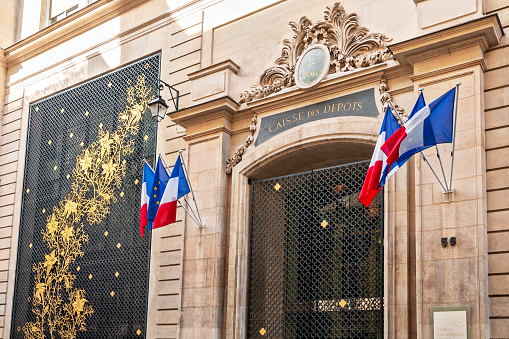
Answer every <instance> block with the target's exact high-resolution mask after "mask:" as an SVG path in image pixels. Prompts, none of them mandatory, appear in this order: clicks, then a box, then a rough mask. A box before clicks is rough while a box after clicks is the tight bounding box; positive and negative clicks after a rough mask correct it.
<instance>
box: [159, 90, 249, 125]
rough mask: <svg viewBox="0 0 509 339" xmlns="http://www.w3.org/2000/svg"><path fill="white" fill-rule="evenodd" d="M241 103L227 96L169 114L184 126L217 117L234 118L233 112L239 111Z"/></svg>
mask: <svg viewBox="0 0 509 339" xmlns="http://www.w3.org/2000/svg"><path fill="white" fill-rule="evenodd" d="M238 108H239V104H238V103H237V102H236V101H235V100H233V99H232V98H230V97H228V96H225V97H221V98H218V99H214V100H211V101H208V102H206V103H203V104H198V105H195V106H191V107H187V108H184V109H181V110H178V111H174V112H171V113H170V114H169V116H170V118H171V120H172V121H174V122H175V123H177V124H179V125H180V126H182V127H185V128H188V127H189V126H192V125H196V124H199V123H203V122H206V121H210V120H214V119H217V118H221V117H224V118H227V119H228V120H230V121H231V120H233V114H234V113H235V112H237V110H238Z"/></svg>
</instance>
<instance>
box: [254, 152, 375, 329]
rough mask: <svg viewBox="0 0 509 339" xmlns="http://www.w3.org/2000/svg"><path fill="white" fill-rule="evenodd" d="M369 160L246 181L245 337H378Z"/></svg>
mask: <svg viewBox="0 0 509 339" xmlns="http://www.w3.org/2000/svg"><path fill="white" fill-rule="evenodd" d="M368 167H369V161H363V162H357V163H351V164H346V165H341V166H336V167H331V168H326V169H320V170H316V171H311V172H306V173H298V174H294V175H289V176H284V177H278V178H271V179H266V180H260V181H254V182H252V183H251V185H252V186H251V187H252V190H251V207H252V208H251V229H250V261H249V264H250V266H249V292H248V293H249V313H248V328H249V331H248V333H249V334H248V337H249V338H359V339H361V338H362V339H366V338H373V339H374V338H383V335H384V333H383V329H384V306H383V300H384V299H383V293H384V288H383V287H384V283H383V281H384V254H383V253H384V251H383V243H384V241H383V235H384V231H383V191H381V192H380V193H379V194H378V195H377V196H376V197H375V199H374V200H373V202H372V204H371V206H370V207H369V208H366V207H364V206H363V205H362V204H361V203H360V202H359V201H358V195H359V192H360V190H361V188H362V184H363V181H364V178H365V175H366V173H367V169H368Z"/></svg>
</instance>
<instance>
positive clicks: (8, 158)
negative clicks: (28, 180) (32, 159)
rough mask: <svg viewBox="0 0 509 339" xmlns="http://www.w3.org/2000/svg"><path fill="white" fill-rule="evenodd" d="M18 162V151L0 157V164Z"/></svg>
mask: <svg viewBox="0 0 509 339" xmlns="http://www.w3.org/2000/svg"><path fill="white" fill-rule="evenodd" d="M17 160H18V151H15V152H11V153H8V154H5V155H0V164H8V163H11V162H14V161H17Z"/></svg>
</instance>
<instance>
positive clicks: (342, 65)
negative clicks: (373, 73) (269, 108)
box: [240, 2, 392, 103]
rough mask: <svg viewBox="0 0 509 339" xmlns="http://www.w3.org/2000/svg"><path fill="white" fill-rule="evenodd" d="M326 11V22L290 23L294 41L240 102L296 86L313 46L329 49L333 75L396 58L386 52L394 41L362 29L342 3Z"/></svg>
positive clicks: (289, 42)
mask: <svg viewBox="0 0 509 339" xmlns="http://www.w3.org/2000/svg"><path fill="white" fill-rule="evenodd" d="M326 8H327V9H326V10H325V15H324V19H325V20H322V21H318V22H317V23H315V24H313V23H312V22H311V20H309V19H308V18H307V17H302V18H301V19H300V21H299V23H298V24H297V23H295V22H293V21H292V22H290V27H291V28H292V30H293V32H294V34H295V35H294V36H293V39H292V40H289V39H285V40H283V44H284V47H283V50H282V51H281V57H279V58H278V59H277V60H276V65H275V66H273V67H271V68H269V69H266V70H265V71H264V72H263V73H262V74H261V75H260V79H259V82H258V84H257V85H255V86H254V87H255V89H253V90H250V91H244V92H243V93H241V95H240V103H247V102H250V101H252V100H256V99H261V98H264V97H267V96H269V95H271V94H272V93H276V92H279V91H281V90H283V89H285V88H289V87H292V86H294V85H295V78H294V72H295V66H296V64H297V62H298V60H299V57H300V56H301V54H302V53H303V52H304V51H305V50H306V49H307V48H308V47H309V46H311V45H313V44H321V45H324V46H325V47H326V48H327V49H328V50H329V53H330V60H331V61H330V65H329V74H331V73H346V72H350V71H354V70H357V69H360V68H365V67H369V66H373V65H376V64H379V63H382V62H384V61H387V60H390V59H392V55H391V53H390V51H389V50H388V49H386V42H388V41H390V39H389V38H388V37H386V36H385V35H384V34H381V33H369V30H368V29H367V28H365V27H361V26H359V22H358V17H357V14H355V13H351V14H347V13H346V11H345V9H344V7H343V6H342V5H341V4H340V3H339V2H336V3H335V4H334V5H333V6H327V7H326Z"/></svg>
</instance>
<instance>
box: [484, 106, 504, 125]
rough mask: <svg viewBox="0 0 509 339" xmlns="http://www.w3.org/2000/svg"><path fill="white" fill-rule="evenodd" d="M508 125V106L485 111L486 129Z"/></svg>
mask: <svg viewBox="0 0 509 339" xmlns="http://www.w3.org/2000/svg"><path fill="white" fill-rule="evenodd" d="M507 125H509V107H502V108H498V109H494V110H490V111H487V112H486V129H493V128H499V127H503V126H507Z"/></svg>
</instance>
